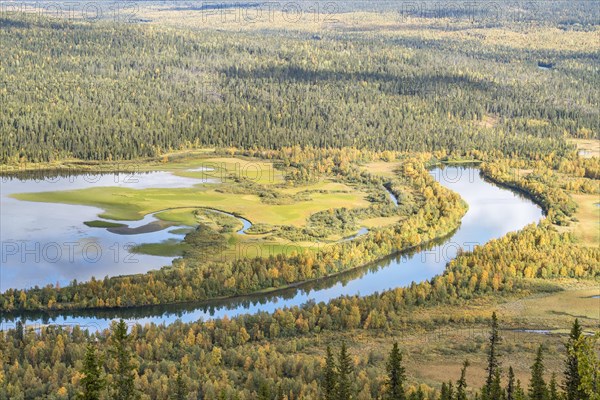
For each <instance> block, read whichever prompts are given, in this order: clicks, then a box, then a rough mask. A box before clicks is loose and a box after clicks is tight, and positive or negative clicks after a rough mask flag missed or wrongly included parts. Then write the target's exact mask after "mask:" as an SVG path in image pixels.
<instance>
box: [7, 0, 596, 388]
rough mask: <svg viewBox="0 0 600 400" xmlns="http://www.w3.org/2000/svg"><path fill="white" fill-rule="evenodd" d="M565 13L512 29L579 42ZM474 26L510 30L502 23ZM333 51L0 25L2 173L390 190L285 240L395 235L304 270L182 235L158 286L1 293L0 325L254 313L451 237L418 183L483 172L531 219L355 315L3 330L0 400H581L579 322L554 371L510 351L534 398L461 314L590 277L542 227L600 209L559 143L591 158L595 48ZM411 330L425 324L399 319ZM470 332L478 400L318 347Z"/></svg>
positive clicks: (251, 37)
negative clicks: (252, 298)
mask: <svg viewBox="0 0 600 400" xmlns="http://www.w3.org/2000/svg"><path fill="white" fill-rule="evenodd" d="M583 3H585V2H581V4H577V6H574V12H575V13H571V14H569V15H567V13H565V12H564V11H565V9H562V8H560V7H559V6H555V5H550V6H549V7H548V8H543V9H540V10H539V13H535V14H536V16H535V20H536V21H535V23H534V24H530V25H528V27H529V28H532V29H537V27H540V26H547V25H551V26H556V27H558V28H559V29H563V30H577V31H579V30H580V31H582V32H586V31H587V32H589V33H590V34H591V35H594V34H596V33H597V31H596V32H594V31H595V29H596V27H597V24H598V20H597V19H598V18H597V15H596V14H594V13H593V12H590V10H589V9H588V8H586V7H587V6H585V4H583ZM456 14H457V15H460V10H457V11H456ZM486 23H488V24H490V27H498V26H502V27H504V28H506V29H509V30H510V29H520V28H522V26H521V27H520V26H519V21H512V20H510V19H505V18H501V19H499V20H498V21H489V20H488V21H486ZM537 24H539V26H538V25H537ZM457 26H458V25H457ZM432 29H433V26H432ZM435 29H439V26H437V27H436V28H435ZM447 29H452V28H451V27H448V28H447ZM332 32H333V31H332ZM332 32H329V33H325V34H323V35H319V36H318V37H315V35H313V34H310V33H301V34H298V32H293V33H291V32H283V31H282V32H278V36H277V39H276V40H274V39H273V36H272V35H267V34H265V32H258V31H247V32H220V31H211V30H192V29H190V30H187V29H179V30H176V29H171V28H167V27H162V26H150V25H148V26H142V25H125V24H114V23H111V22H98V23H94V24H87V23H80V22H72V21H71V22H61V21H58V20H49V19H46V18H43V17H40V16H24V15H15V14H13V15H9V16H7V17H6V18H4V16H3V17H2V18H0V52H1V54H2V58H1V59H0V102H1V104H2V107H1V108H0V132H1V133H2V135H1V137H0V143H1V147H0V164H3V165H18V164H22V163H25V162H27V163H29V162H34V163H35V162H45V161H56V160H61V159H66V158H71V157H75V158H79V159H82V160H122V159H138V158H140V157H156V156H160V155H163V154H164V153H166V152H169V151H171V150H179V149H187V148H193V147H202V146H216V147H218V148H221V149H222V148H225V147H231V150H230V151H231V152H232V153H235V152H236V151H237V152H238V153H239V154H241V155H244V156H251V157H262V158H266V159H272V160H277V161H278V162H279V163H281V164H282V165H283V166H284V168H285V170H286V174H287V175H286V179H287V180H288V182H289V183H292V184H301V183H305V182H311V181H314V180H315V179H317V177H319V176H322V175H327V176H335V177H336V179H339V180H342V181H345V182H347V183H351V184H353V185H356V186H360V187H364V188H367V189H369V190H368V191H369V193H370V195H371V196H380V195H381V190H382V189H381V188H382V187H383V186H382V185H386V187H388V188H389V189H390V190H391V191H392V192H394V193H396V194H397V196H398V198H399V200H400V205H399V207H397V208H392V207H390V206H389V205H387V206H385V205H381V203H382V202H377V201H373V202H372V205H371V206H370V207H366V208H363V209H357V210H336V211H335V212H334V213H331V214H321V215H319V214H315V215H313V216H312V217H311V218H310V220H309V229H308V230H306V231H303V232H300V231H294V232H291V231H290V233H289V235H295V236H294V237H302V238H305V237H310V238H315V237H319V235H324V234H326V233H327V232H326V229H327V227H331V226H334V227H335V229H343V228H340V227H339V226H338V225H340V224H351V223H352V221H353V219H356V218H360V217H364V216H365V215H369V216H389V215H398V216H400V217H401V219H400V221H399V222H398V223H397V224H394V225H391V226H388V227H384V228H380V229H374V230H373V231H372V232H370V233H369V234H368V235H365V236H364V237H362V238H361V239H360V240H355V241H352V242H347V243H340V244H337V245H333V246H330V247H328V248H326V249H324V250H323V251H322V252H321V253H316V254H313V253H299V254H291V255H285V256H284V255H281V256H277V257H271V258H269V259H244V260H236V261H232V262H225V263H214V262H210V261H205V260H203V259H202V258H201V257H200V256H201V254H200V253H201V252H200V251H198V247H199V245H205V244H206V239H207V238H208V237H210V238H211V240H212V239H214V240H216V241H217V242H218V241H219V240H220V239H222V238H221V237H220V236H219V234H218V232H213V231H210V230H209V229H208V228H207V227H205V226H199V228H198V229H197V230H196V231H195V232H193V233H191V234H189V235H188V236H187V238H186V240H187V241H188V242H189V243H190V244H191V250H189V251H188V253H187V254H186V255H185V256H184V257H183V258H181V259H180V260H178V261H177V262H176V263H175V264H174V265H173V266H171V267H167V268H164V269H161V270H159V271H153V272H150V273H148V274H144V275H135V276H127V277H115V278H108V277H107V278H106V279H103V280H96V279H94V280H92V281H90V282H83V283H77V282H73V284H72V285H70V286H68V287H64V288H58V287H54V286H48V287H45V288H33V289H30V290H8V291H6V292H5V293H2V294H0V310H1V311H2V312H3V318H4V317H6V318H9V319H13V320H15V321H16V320H17V319H18V317H19V313H21V312H23V311H25V310H37V311H41V312H44V311H45V309H80V308H92V307H98V308H111V307H115V308H116V307H125V306H144V305H151V304H158V303H173V302H182V301H189V300H206V299H210V298H213V297H216V296H223V295H236V294H244V293H252V292H254V291H257V290H261V289H264V288H269V287H284V286H286V285H288V284H290V283H298V282H302V281H305V280H307V279H314V278H318V277H323V276H326V275H330V274H334V273H338V272H344V271H347V270H349V269H351V268H355V267H359V266H361V265H364V264H365V263H368V262H370V261H373V260H376V259H378V258H381V257H383V256H385V255H388V254H390V253H393V252H396V251H399V250H403V249H407V248H409V247H412V246H417V245H422V244H424V243H426V242H428V241H430V240H433V239H435V238H438V237H441V236H444V235H445V234H447V233H449V232H451V231H452V230H453V229H455V228H456V227H457V226H458V224H459V223H460V219H461V217H462V215H463V213H464V211H465V205H464V203H463V202H462V201H461V199H460V198H459V197H458V196H456V195H455V194H454V193H452V192H450V191H448V190H446V189H444V188H443V187H442V186H441V185H439V184H437V183H435V181H434V180H433V179H432V177H431V176H430V175H429V174H428V173H427V168H429V167H431V166H434V165H439V164H440V162H447V161H452V160H455V159H457V158H460V160H461V161H464V160H481V161H483V163H482V164H481V171H482V174H483V176H484V177H485V178H486V179H490V180H493V181H495V182H497V183H499V184H501V185H505V186H508V187H511V188H513V189H515V190H518V191H520V192H522V193H524V194H525V195H527V196H530V197H531V198H532V199H534V200H535V201H536V202H538V203H539V204H540V205H541V206H542V207H543V208H544V211H545V212H546V215H547V218H546V219H545V220H543V221H542V222H540V223H539V224H537V225H530V226H527V227H526V228H525V229H523V230H521V231H519V232H514V233H510V234H508V235H506V236H504V237H502V238H499V239H496V240H492V241H490V242H488V243H486V244H485V245H482V246H479V247H476V248H475V249H474V250H473V251H468V252H467V251H461V252H459V255H458V256H457V257H456V258H455V259H454V260H452V261H451V262H450V263H448V265H447V268H446V270H445V272H444V273H443V274H441V275H439V276H436V277H434V278H432V279H430V280H428V281H425V282H421V283H413V284H412V285H410V286H409V287H405V288H396V289H393V290H389V291H386V292H383V293H377V294H373V295H370V296H365V297H360V296H343V297H340V298H337V299H334V300H332V301H330V302H328V303H319V304H315V303H314V302H312V303H308V304H305V305H302V306H299V307H293V308H289V309H288V308H286V309H279V310H277V311H275V312H273V313H265V312H261V313H257V314H255V315H243V316H239V317H236V318H231V319H230V318H222V319H216V320H211V321H198V322H194V323H189V324H184V323H181V322H176V323H173V324H171V325H169V326H164V325H155V324H147V325H145V326H142V325H139V324H138V325H135V326H133V327H131V329H129V330H127V329H126V327H125V325H124V324H123V323H114V324H113V326H112V327H111V328H110V329H107V330H105V331H101V332H96V333H90V332H87V331H85V330H83V329H82V328H80V327H74V328H69V327H61V326H59V325H50V326H44V327H41V328H39V329H38V330H37V331H34V330H31V329H29V328H28V327H24V326H23V324H21V323H20V322H18V323H16V327H15V329H9V330H7V331H0V362H1V363H2V368H1V369H0V399H2V400H3V399H36V398H48V399H71V398H85V399H134V398H142V399H167V398H173V399H191V398H194V399H204V398H206V399H232V400H233V399H261V400H267V399H270V400H284V399H285V400H292V399H322V398H325V399H332V400H349V399H361V400H363V399H364V400H369V399H374V398H379V399H401V400H467V399H478V400H598V393H599V391H600V390H599V388H600V382H599V380H600V377H599V375H598V370H600V364H599V362H598V352H597V348H598V347H597V346H598V342H597V335H596V336H591V335H584V334H583V329H582V328H581V327H579V325H578V322H577V321H576V322H575V323H574V325H573V327H572V329H571V333H570V335H569V337H568V339H567V340H566V343H565V346H564V348H563V347H561V351H560V352H558V353H557V352H556V351H554V352H549V353H547V352H546V350H547V349H544V348H542V347H540V348H539V350H538V351H537V353H536V354H532V353H531V352H528V351H527V349H526V348H525V347H519V346H520V345H517V346H516V350H514V349H513V351H519V352H522V355H523V357H526V358H528V360H529V361H530V363H531V364H530V365H531V370H530V372H531V377H530V379H529V380H528V381H527V382H526V381H521V382H519V381H518V380H516V379H515V376H514V371H513V369H512V366H510V365H506V364H505V363H504V362H503V359H502V354H504V353H503V352H504V351H505V350H506V349H505V347H504V346H505V344H504V343H503V342H502V338H501V337H502V335H501V334H500V333H499V322H498V320H497V318H496V316H495V315H494V316H493V317H492V319H491V321H488V320H487V318H485V319H484V318H483V317H481V315H480V314H474V315H475V316H473V315H472V314H470V313H469V312H463V311H462V309H463V308H467V307H470V306H474V307H477V306H478V305H480V304H484V303H485V302H488V304H497V303H500V302H503V301H505V300H506V301H508V300H509V299H521V298H524V297H525V296H528V295H530V294H535V295H539V294H541V293H549V292H555V291H559V290H561V283H560V282H561V280H562V279H567V278H571V279H579V280H582V281H586V280H587V281H591V282H597V280H598V279H599V278H600V267H599V266H600V249H599V248H598V247H593V246H590V247H584V246H581V245H580V243H578V241H577V238H576V237H575V235H574V234H573V233H570V232H565V231H564V229H561V230H559V229H557V227H556V225H563V226H569V225H570V224H573V223H574V222H576V218H575V215H576V212H577V209H578V206H577V203H576V202H575V201H574V199H573V196H572V195H573V194H591V195H594V194H596V195H597V194H598V193H599V188H598V178H599V177H600V161H599V160H598V158H593V159H583V158H580V157H578V156H577V154H576V152H575V151H574V149H573V148H572V147H571V146H570V145H568V144H567V143H568V142H567V140H566V139H568V138H598V132H599V131H600V129H599V128H600V118H599V114H598V108H597V105H598V103H599V100H600V99H599V93H598V91H597V90H595V88H597V87H598V86H600V85H599V84H600V74H599V71H598V68H597V63H598V58H599V54H598V49H597V48H590V49H588V50H568V49H564V48H561V49H552V50H549V47H548V46H542V45H541V43H538V45H539V46H537V47H536V46H533V47H526V48H518V47H510V46H506V45H500V44H490V43H489V42H485V41H480V40H472V39H473V38H468V37H469V35H470V34H471V33H469V34H466V36H465V38H464V40H451V39H448V38H443V37H441V36H440V37H439V38H424V37H423V36H419V35H414V36H399V37H395V36H394V35H381V36H379V35H377V34H371V33H363V32H348V31H346V32H342V31H340V32H337V31H336V32H334V33H332ZM538 64H540V65H542V66H549V67H551V68H550V69H549V70H543V69H539V68H538ZM236 149H237V150H236ZM218 151H221V150H218ZM379 151H383V152H381V153H380V152H379ZM416 152H421V153H416ZM372 160H387V161H389V160H400V161H402V162H401V163H400V166H399V169H398V170H397V171H395V172H396V174H395V176H394V177H393V178H389V179H388V178H385V179H384V178H382V177H381V176H376V175H375V174H371V173H369V172H368V171H364V169H361V168H360V167H359V164H361V163H363V164H364V163H365V162H368V161H372ZM375 187H378V188H379V189H378V190H379V192H377V191H375V190H374V189H373V188H375ZM251 189H252V190H263V188H260V187H253V188H251ZM265 193H267V191H265ZM265 201H276V199H269V198H268V196H265ZM394 213H395V214H394ZM561 228H562V227H561ZM440 310H441V311H440ZM447 310H458V311H455V312H451V313H450V312H444V311H447ZM7 312H10V313H8V314H7ZM429 312H431V313H432V314H431V315H435V318H421V319H419V318H418V316H419V315H425V316H428V315H429V314H428V313H429ZM486 317H487V316H486ZM487 322H489V324H490V335H489V340H488V343H487V345H486V346H485V350H483V351H485V357H486V359H487V361H488V363H487V369H486V371H485V373H486V377H487V379H486V380H485V385H484V386H483V387H480V388H479V387H478V388H472V387H470V385H469V383H468V382H469V371H470V368H471V367H469V363H468V362H465V364H464V368H463V370H462V373H461V374H460V375H459V376H455V377H450V376H449V377H448V378H449V379H450V380H449V381H448V382H446V383H444V384H443V385H442V386H441V387H440V386H439V385H437V386H436V387H429V386H428V385H424V384H420V382H416V381H414V380H410V379H408V378H407V375H410V374H409V373H410V371H407V370H406V369H405V368H404V367H403V356H405V357H406V356H407V354H406V353H405V352H404V351H403V349H402V348H401V347H400V348H399V347H397V346H396V345H394V346H393V347H392V348H391V351H390V352H389V356H388V348H389V347H390V346H391V344H392V342H391V340H390V342H389V346H387V345H386V346H384V347H386V349H376V351H370V352H369V353H368V354H362V352H360V354H355V353H358V352H353V351H352V350H349V349H348V348H346V346H345V345H343V346H341V348H340V347H338V346H337V344H336V345H335V346H333V347H332V348H328V349H326V346H325V343H321V338H322V337H324V338H325V340H326V343H327V344H330V343H335V342H336V341H338V339H339V337H345V338H350V339H352V338H355V337H358V336H363V335H364V336H366V337H370V338H381V337H387V336H388V335H389V334H390V333H391V332H396V333H398V332H404V331H406V330H407V329H415V330H416V331H419V332H423V331H426V330H427V329H432V328H435V327H440V326H448V324H449V323H452V324H465V325H472V324H474V323H487ZM587 333H590V332H587ZM476 345H477V343H475V344H469V346H471V347H467V348H468V349H470V350H469V351H471V352H472V353H473V355H474V354H476V353H479V352H481V349H482V348H481V347H477V346H476ZM361 350H362V349H361ZM449 351H451V350H449ZM520 354H521V353H520ZM550 361H552V362H554V363H557V362H558V363H560V364H561V365H563V363H564V368H562V369H561V372H562V373H560V374H559V375H558V376H553V375H550V374H549V373H547V368H546V363H547V362H550Z"/></svg>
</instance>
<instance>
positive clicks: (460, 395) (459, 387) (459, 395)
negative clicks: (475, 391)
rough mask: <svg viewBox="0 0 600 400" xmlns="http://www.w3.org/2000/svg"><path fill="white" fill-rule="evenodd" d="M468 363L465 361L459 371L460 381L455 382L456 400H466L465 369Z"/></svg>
mask: <svg viewBox="0 0 600 400" xmlns="http://www.w3.org/2000/svg"><path fill="white" fill-rule="evenodd" d="M468 367H469V361H468V360H465V362H464V363H463V367H462V369H461V370H460V379H459V380H458V381H457V382H456V400H467V368H468Z"/></svg>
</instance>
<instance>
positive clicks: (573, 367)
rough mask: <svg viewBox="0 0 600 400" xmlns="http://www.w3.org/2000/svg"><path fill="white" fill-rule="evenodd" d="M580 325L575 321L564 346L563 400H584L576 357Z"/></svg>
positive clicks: (580, 330) (580, 332) (580, 331)
mask: <svg viewBox="0 0 600 400" xmlns="http://www.w3.org/2000/svg"><path fill="white" fill-rule="evenodd" d="M582 333H583V332H582V329H581V325H579V320H577V319H575V322H574V323H573V326H572V327H571V333H570V334H569V340H568V341H567V344H566V348H567V349H566V350H567V359H566V360H565V372H564V375H565V380H564V382H563V390H564V391H565V400H581V399H584V396H583V393H582V392H581V389H580V387H579V386H580V384H581V378H580V377H579V366H578V362H577V356H576V349H575V348H574V347H575V346H576V343H577V341H578V340H579V338H580V337H581V335H582Z"/></svg>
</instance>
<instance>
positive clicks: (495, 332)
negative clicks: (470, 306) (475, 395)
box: [482, 312, 500, 400]
mask: <svg viewBox="0 0 600 400" xmlns="http://www.w3.org/2000/svg"><path fill="white" fill-rule="evenodd" d="M499 346H500V330H499V328H498V317H497V316H496V312H494V313H492V320H491V322H490V337H489V348H488V356H487V362H488V365H487V368H486V372H487V377H486V380H485V387H484V388H483V391H482V395H483V398H484V399H488V400H499V399H498V397H493V396H492V395H496V394H497V393H492V391H495V392H498V390H499V389H500V385H499V382H497V384H494V380H495V379H496V378H497V376H496V375H497V374H498V377H499V372H500V360H499V355H498V347H499ZM492 386H494V387H492Z"/></svg>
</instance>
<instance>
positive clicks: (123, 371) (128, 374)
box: [110, 320, 136, 400]
mask: <svg viewBox="0 0 600 400" xmlns="http://www.w3.org/2000/svg"><path fill="white" fill-rule="evenodd" d="M130 340H131V338H130V336H129V335H128V334H127V325H126V324H125V321H123V320H120V321H119V322H118V323H116V324H115V325H114V326H113V330H112V335H111V343H112V348H111V350H110V353H111V356H112V357H113V360H114V362H115V365H116V367H115V370H114V371H113V377H114V381H113V385H114V389H113V398H114V399H115V400H131V399H134V398H136V391H135V386H134V379H135V370H136V367H135V364H134V363H133V360H132V357H133V354H132V351H131V345H130Z"/></svg>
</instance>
